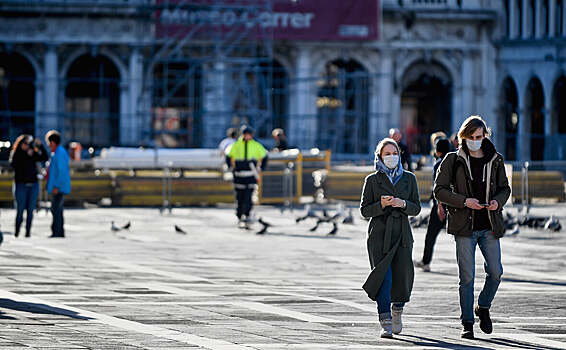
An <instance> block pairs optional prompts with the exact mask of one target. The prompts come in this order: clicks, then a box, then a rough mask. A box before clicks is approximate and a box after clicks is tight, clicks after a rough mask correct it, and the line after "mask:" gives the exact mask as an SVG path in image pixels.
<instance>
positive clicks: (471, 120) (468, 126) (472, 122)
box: [458, 115, 491, 140]
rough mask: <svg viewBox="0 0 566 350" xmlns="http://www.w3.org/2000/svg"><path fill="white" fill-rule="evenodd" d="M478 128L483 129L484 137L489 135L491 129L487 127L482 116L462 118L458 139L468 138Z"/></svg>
mask: <svg viewBox="0 0 566 350" xmlns="http://www.w3.org/2000/svg"><path fill="white" fill-rule="evenodd" d="M479 128H482V129H483V136H484V137H489V136H491V129H490V128H488V127H487V125H486V124H485V121H484V120H483V119H482V117H480V116H479V115H472V116H469V117H468V118H467V119H466V120H464V122H463V123H462V126H460V130H458V139H459V140H463V139H469V138H470V137H472V134H473V133H474V132H476V130H477V129H479Z"/></svg>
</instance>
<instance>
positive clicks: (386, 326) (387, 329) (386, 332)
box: [379, 318, 393, 338]
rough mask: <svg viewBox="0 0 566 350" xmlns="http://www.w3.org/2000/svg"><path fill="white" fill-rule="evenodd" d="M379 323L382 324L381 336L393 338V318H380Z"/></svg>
mask: <svg viewBox="0 0 566 350" xmlns="http://www.w3.org/2000/svg"><path fill="white" fill-rule="evenodd" d="M379 324H381V328H383V330H382V331H381V337H382V338H393V334H392V333H391V331H392V329H391V318H386V319H383V320H379Z"/></svg>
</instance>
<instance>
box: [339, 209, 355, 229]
mask: <svg viewBox="0 0 566 350" xmlns="http://www.w3.org/2000/svg"><path fill="white" fill-rule="evenodd" d="M342 223H343V224H348V225H353V224H354V216H353V215H352V209H350V210H349V211H348V216H346V217H345V218H344V220H342Z"/></svg>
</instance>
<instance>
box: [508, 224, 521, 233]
mask: <svg viewBox="0 0 566 350" xmlns="http://www.w3.org/2000/svg"><path fill="white" fill-rule="evenodd" d="M518 234H519V225H515V226H514V227H513V228H512V229H511V232H509V233H508V235H510V236H516V235H518Z"/></svg>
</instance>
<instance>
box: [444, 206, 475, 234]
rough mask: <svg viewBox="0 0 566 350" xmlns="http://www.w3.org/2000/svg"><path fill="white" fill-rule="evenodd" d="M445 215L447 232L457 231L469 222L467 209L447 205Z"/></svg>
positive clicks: (453, 232)
mask: <svg viewBox="0 0 566 350" xmlns="http://www.w3.org/2000/svg"><path fill="white" fill-rule="evenodd" d="M447 209H448V212H447V215H446V220H447V231H448V233H452V234H455V233H459V232H460V231H462V230H463V229H464V228H466V225H467V224H468V223H469V220H468V219H469V217H468V210H467V209H465V208H454V207H448V208H447Z"/></svg>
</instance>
